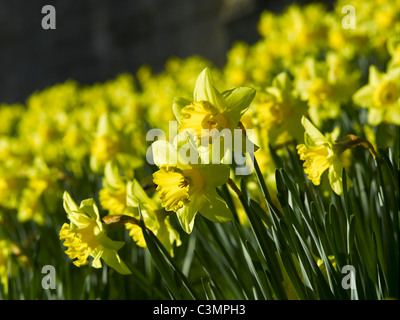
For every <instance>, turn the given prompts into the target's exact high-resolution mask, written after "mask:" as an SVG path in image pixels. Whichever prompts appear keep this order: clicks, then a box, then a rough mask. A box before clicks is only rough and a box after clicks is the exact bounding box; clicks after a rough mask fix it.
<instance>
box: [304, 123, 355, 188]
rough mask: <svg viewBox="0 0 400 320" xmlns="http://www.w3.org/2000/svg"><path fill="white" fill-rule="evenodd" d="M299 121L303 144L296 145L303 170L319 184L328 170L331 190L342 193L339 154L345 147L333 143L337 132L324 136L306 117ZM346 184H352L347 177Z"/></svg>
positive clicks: (341, 167) (341, 168)
mask: <svg viewBox="0 0 400 320" xmlns="http://www.w3.org/2000/svg"><path fill="white" fill-rule="evenodd" d="M301 123H302V125H303V127H304V129H305V133H304V142H305V143H304V144H299V145H297V152H298V154H299V156H300V159H301V160H303V161H304V172H305V173H306V174H307V175H308V178H309V179H310V180H311V182H312V183H313V184H314V185H316V186H317V185H319V184H320V182H321V176H322V174H323V173H324V172H325V171H326V170H328V178H329V183H330V185H331V187H332V190H333V191H334V192H335V193H336V194H338V195H342V194H343V185H342V170H343V164H342V162H341V159H340V157H341V155H342V153H343V151H344V150H346V148H345V147H343V146H341V145H338V144H335V143H334V141H335V140H336V138H337V137H338V134H339V132H338V131H337V130H334V131H333V132H332V133H331V134H330V136H329V137H328V138H327V137H325V136H324V135H323V134H322V133H321V132H320V131H319V130H318V129H317V128H316V127H315V126H314V125H313V124H312V123H311V121H309V120H308V119H307V118H305V117H302V119H301ZM347 181H348V182H347V186H348V188H350V187H351V186H352V183H351V180H350V178H347Z"/></svg>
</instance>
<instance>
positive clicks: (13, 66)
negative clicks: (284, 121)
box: [0, 0, 290, 103]
mask: <svg viewBox="0 0 400 320" xmlns="http://www.w3.org/2000/svg"><path fill="white" fill-rule="evenodd" d="M289 2H290V1H285V0H282V1H279V2H278V3H277V2H276V1H261V0H104V1H103V0H53V1H51V0H49V1H41V0H13V1H6V0H1V2H0V70H1V76H0V102H5V103H15V102H24V101H25V99H26V97H27V96H29V95H30V94H31V93H32V92H34V91H35V90H42V89H44V88H45V87H47V86H50V85H53V84H55V83H59V82H64V81H65V80H67V79H75V80H76V81H78V82H80V83H88V84H90V83H94V82H96V81H105V80H107V79H110V78H113V77H115V76H116V75H117V74H119V73H121V72H132V73H133V72H135V70H136V69H137V68H138V67H140V66H141V65H142V64H144V63H146V64H149V65H151V66H152V67H153V70H154V71H155V72H158V71H161V70H162V68H163V65H164V63H165V61H166V60H167V59H168V58H169V57H170V56H171V55H175V56H178V57H180V58H185V57H188V56H190V55H194V54H197V55H201V56H203V57H205V58H207V59H209V60H210V61H212V62H213V63H214V64H216V65H217V66H220V67H221V66H223V64H224V62H225V59H226V52H227V50H228V49H229V48H230V46H231V44H232V42H233V41H235V40H245V41H247V42H249V43H252V42H255V41H256V40H257V39H258V34H257V31H256V24H257V21H258V19H259V15H260V13H261V12H262V10H263V9H266V8H268V9H272V10H273V9H280V8H283V7H284V6H285V5H287V4H288V3H289ZM46 4H51V5H53V6H54V7H55V9H56V29H55V30H44V29H43V28H42V26H41V21H42V18H43V17H44V16H45V14H42V13H41V9H42V7H43V6H44V5H46Z"/></svg>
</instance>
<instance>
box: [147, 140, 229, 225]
mask: <svg viewBox="0 0 400 320" xmlns="http://www.w3.org/2000/svg"><path fill="white" fill-rule="evenodd" d="M152 150H153V158H154V163H155V164H156V165H157V166H158V167H159V170H158V171H156V172H155V173H154V174H153V177H154V179H153V181H154V183H155V184H156V185H157V191H158V193H159V197H160V199H161V205H162V206H163V207H164V208H165V210H167V211H174V212H176V214H177V217H178V220H179V222H180V224H181V226H182V228H183V230H184V231H185V232H187V233H191V232H192V229H193V225H194V219H195V216H196V214H197V213H198V212H199V213H200V214H201V215H202V216H204V217H205V218H207V219H209V220H211V221H213V222H226V221H229V220H232V218H233V216H232V213H231V212H230V210H229V209H228V206H227V204H226V203H225V201H224V200H223V199H222V198H221V197H220V196H219V195H218V193H217V191H216V187H217V186H220V185H222V184H224V183H225V182H226V181H227V180H228V179H229V173H230V171H229V167H228V166H226V165H223V164H208V165H202V164H191V163H190V162H187V161H183V159H184V158H185V155H183V154H182V153H183V152H182V149H177V147H176V146H175V145H171V144H170V143H169V142H167V141H163V140H158V141H156V142H154V143H153V144H152Z"/></svg>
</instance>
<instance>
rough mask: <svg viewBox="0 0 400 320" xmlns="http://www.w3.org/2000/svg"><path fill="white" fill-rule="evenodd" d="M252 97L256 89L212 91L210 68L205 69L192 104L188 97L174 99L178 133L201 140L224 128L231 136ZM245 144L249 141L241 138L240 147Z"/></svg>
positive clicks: (240, 88) (212, 82)
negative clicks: (191, 135)
mask: <svg viewBox="0 0 400 320" xmlns="http://www.w3.org/2000/svg"><path fill="white" fill-rule="evenodd" d="M254 96H255V90H254V89H253V88H249V87H238V88H234V89H231V90H227V91H224V92H222V93H220V92H219V91H218V90H217V89H216V88H215V84H214V80H213V78H212V76H211V71H210V69H209V68H205V69H204V70H203V71H202V72H201V73H200V75H199V76H198V78H197V81H196V86H195V89H194V96H193V101H191V99H188V98H175V99H174V103H173V110H174V114H175V116H176V118H177V119H178V122H179V127H178V132H182V131H185V130H187V131H189V132H194V133H196V135H197V137H198V138H199V141H200V138H204V137H206V138H207V136H208V137H210V138H211V137H212V136H213V133H212V130H213V129H217V130H218V131H219V132H221V131H222V130H224V129H227V130H229V131H230V132H231V133H232V135H231V136H232V137H233V136H234V134H233V130H234V129H237V128H238V124H239V121H240V118H241V116H242V115H243V113H244V112H246V110H247V109H248V107H249V105H250V103H251V102H252V100H253V99H254ZM205 130H209V131H208V132H207V131H205ZM244 143H246V145H249V144H250V143H251V142H250V141H249V140H248V139H243V141H242V146H243V145H244ZM242 150H246V149H245V148H242ZM247 150H248V149H247Z"/></svg>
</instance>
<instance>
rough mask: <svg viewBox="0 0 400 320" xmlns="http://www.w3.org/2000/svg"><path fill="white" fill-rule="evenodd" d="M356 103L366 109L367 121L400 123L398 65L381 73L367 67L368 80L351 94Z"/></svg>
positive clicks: (372, 67) (372, 122)
mask: <svg viewBox="0 0 400 320" xmlns="http://www.w3.org/2000/svg"><path fill="white" fill-rule="evenodd" d="M353 101H354V103H356V104H357V105H359V106H361V107H363V108H367V109H368V123H369V124H370V125H373V126H376V125H378V124H380V123H382V122H383V123H392V124H396V125H400V67H398V68H393V69H390V70H389V71H388V72H387V73H381V72H379V70H378V69H377V68H376V67H375V66H371V67H370V68H369V82H368V84H367V85H365V86H363V87H362V88H360V89H359V90H358V91H357V92H356V93H355V94H354V96H353Z"/></svg>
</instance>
